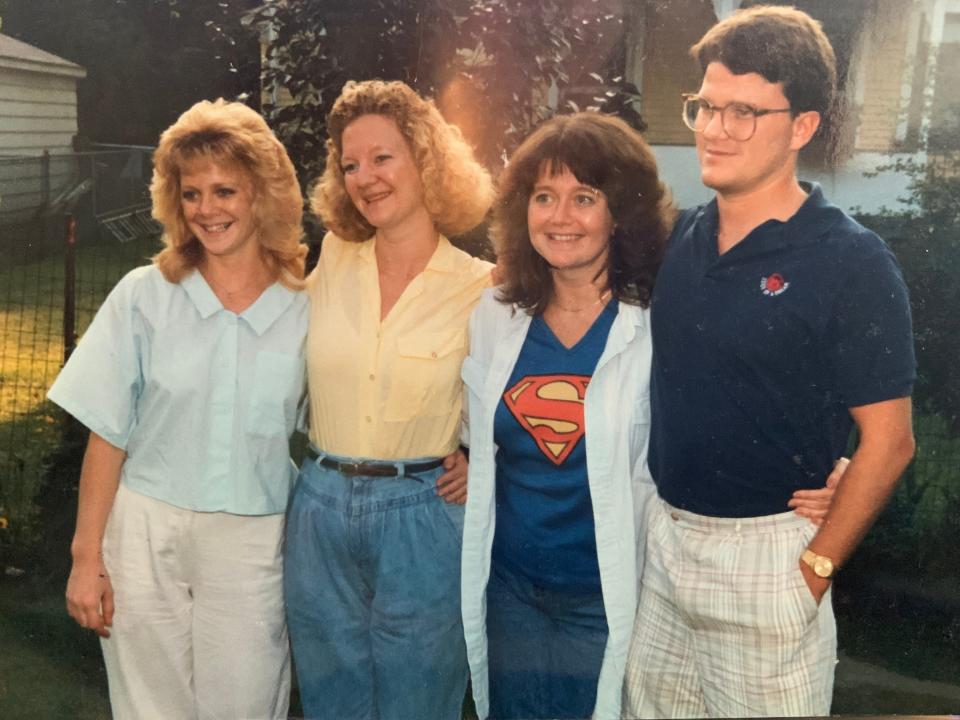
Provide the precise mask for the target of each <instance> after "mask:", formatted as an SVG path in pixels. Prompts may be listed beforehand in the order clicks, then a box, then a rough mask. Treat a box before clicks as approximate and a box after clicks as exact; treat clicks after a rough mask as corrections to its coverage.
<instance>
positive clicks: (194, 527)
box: [50, 100, 307, 718]
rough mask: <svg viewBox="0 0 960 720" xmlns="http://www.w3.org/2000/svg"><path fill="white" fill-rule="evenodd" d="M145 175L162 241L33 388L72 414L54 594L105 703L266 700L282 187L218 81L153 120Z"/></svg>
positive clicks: (292, 334)
mask: <svg viewBox="0 0 960 720" xmlns="http://www.w3.org/2000/svg"><path fill="white" fill-rule="evenodd" d="M151 194H152V197H153V203H154V216H155V217H156V218H157V219H158V220H159V221H160V222H161V223H162V224H163V226H164V240H165V243H166V248H165V249H164V250H163V251H162V252H161V253H160V254H159V255H158V256H157V257H156V258H154V263H153V264H152V265H150V266H147V267H141V268H138V269H136V270H134V271H132V272H130V273H129V274H128V275H127V276H126V277H124V278H123V279H122V280H121V281H120V282H119V283H118V285H117V286H116V287H115V288H114V290H113V291H112V292H111V293H110V295H109V297H108V298H107V300H106V301H105V302H104V304H103V306H102V307H101V309H100V311H99V312H98V313H97V316H96V317H95V318H94V320H93V323H92V324H91V326H90V328H89V330H87V332H86V333H85V334H84V336H83V338H82V340H81V342H80V344H79V346H78V348H77V350H76V351H75V352H74V354H73V356H72V357H71V359H70V361H69V362H68V363H67V365H66V367H65V368H64V369H63V372H62V373H61V374H60V376H59V377H58V378H57V381H56V382H55V383H54V385H53V387H52V388H51V390H50V398H51V399H52V400H53V401H54V402H56V403H57V404H59V405H60V406H61V407H63V408H64V409H65V410H66V411H67V412H69V413H70V414H71V415H73V416H74V417H75V418H77V420H79V421H80V422H82V423H83V424H84V425H86V426H87V427H88V428H89V429H90V440H89V444H88V446H87V451H86V455H85V457H84V462H83V469H82V471H81V476H80V498H79V509H78V514H77V528H76V534H75V535H74V539H73V544H72V554H73V568H72V570H71V573H70V579H69V581H68V585H67V608H68V610H69V612H70V615H71V616H72V617H73V618H74V619H75V620H76V621H77V622H78V623H79V624H80V625H81V626H83V627H86V628H90V629H92V630H94V631H95V632H96V633H97V634H98V635H100V636H101V639H102V640H101V643H102V648H103V654H104V660H105V663H106V667H107V675H108V680H109V685H110V702H111V705H112V708H113V712H114V715H115V716H116V717H144V718H147V717H149V718H192V717H196V718H206V717H230V718H235V717H258V718H281V717H282V718H285V717H286V715H287V704H288V699H289V688H290V662H289V653H288V642H287V632H286V627H285V624H284V618H283V597H282V561H281V554H280V546H281V538H282V532H283V512H284V509H285V507H286V504H287V498H288V496H289V493H290V488H291V485H292V482H293V470H292V466H291V463H290V461H289V458H288V451H287V442H288V438H289V436H290V434H291V432H292V430H293V427H294V422H295V415H296V406H297V402H298V399H299V397H300V396H301V394H302V392H303V385H304V370H303V340H304V335H305V331H306V319H307V304H306V297H305V295H304V294H303V293H300V292H298V290H299V288H300V287H301V285H302V277H303V256H304V250H303V248H302V246H301V245H300V243H299V237H300V216H301V208H302V203H301V196H300V190H299V187H298V185H297V181H296V176H295V174H294V169H293V166H292V164H291V163H290V160H289V159H288V157H287V155H286V153H285V151H284V149H283V147H282V145H281V144H280V143H279V142H278V141H277V139H276V138H275V137H274V135H273V133H272V132H271V131H270V129H269V128H268V127H267V125H266V123H265V122H264V121H263V119H262V118H261V117H260V116H259V115H258V114H257V113H255V112H254V111H252V110H250V109H249V108H247V107H245V106H243V105H240V104H238V103H226V102H224V101H222V100H220V101H217V102H216V103H210V102H202V103H198V104H197V105H195V106H193V107H192V108H190V109H189V110H188V111H187V112H186V113H184V114H183V115H182V116H181V117H180V119H179V120H177V122H176V123H175V124H174V125H173V126H172V127H170V128H169V129H168V130H167V131H166V132H165V133H164V134H163V136H162V137H161V139H160V145H159V147H158V149H157V151H156V154H155V156H154V175H153V183H152V185H151Z"/></svg>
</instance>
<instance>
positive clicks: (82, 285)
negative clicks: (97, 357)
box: [0, 148, 159, 555]
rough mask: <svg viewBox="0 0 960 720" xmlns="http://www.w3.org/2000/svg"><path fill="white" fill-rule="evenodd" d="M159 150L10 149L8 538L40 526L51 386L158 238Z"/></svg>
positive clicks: (4, 416) (2, 308)
mask: <svg viewBox="0 0 960 720" xmlns="http://www.w3.org/2000/svg"><path fill="white" fill-rule="evenodd" d="M150 152H151V150H150V148H110V149H106V150H101V151H95V152H86V153H72V154H64V155H43V156H38V157H16V158H0V550H2V549H3V546H4V545H6V546H7V548H8V549H9V548H10V547H12V546H16V545H23V544H29V543H30V542H31V541H32V540H34V539H35V538H36V537H37V536H38V534H39V533H38V530H39V529H38V528H37V527H36V523H37V520H38V517H37V511H36V503H35V500H36V496H37V493H38V488H39V487H40V483H41V480H42V478H43V476H44V473H45V472H46V470H47V466H48V463H49V457H50V456H51V453H52V452H53V451H54V450H55V449H56V448H57V447H58V445H59V443H60V440H61V433H62V428H63V422H62V420H63V418H62V413H60V412H59V411H57V410H56V408H55V407H54V406H53V405H52V403H50V402H49V401H47V400H46V391H47V389H48V388H49V387H50V384H51V383H52V382H53V380H54V378H55V377H56V375H57V373H58V372H59V370H60V367H61V366H62V364H63V362H64V358H65V356H66V354H67V353H68V352H69V350H70V349H71V348H72V345H73V342H74V341H75V339H76V337H77V336H78V335H80V334H82V333H83V331H84V330H85V329H86V327H87V325H88V324H89V322H90V320H91V319H92V317H93V315H94V313H95V312H96V310H97V308H98V307H99V306H100V304H101V303H102V302H103V299H104V298H105V297H106V295H107V293H108V292H109V291H110V289H111V288H112V287H113V285H114V284H116V282H117V281H118V280H119V279H120V278H121V277H122V276H123V275H124V274H125V273H126V272H127V271H129V270H130V269H132V268H133V267H136V266H137V265H142V264H144V263H146V262H149V258H150V256H151V255H152V254H154V253H155V252H156V251H157V249H158V248H159V242H158V236H159V233H158V228H157V227H156V226H155V225H154V224H153V223H152V221H149V220H148V219H149V198H148V192H147V188H148V184H149V178H150ZM71 229H73V230H74V231H73V232H71ZM2 554H3V553H0V555H2Z"/></svg>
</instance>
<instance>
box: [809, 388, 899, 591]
mask: <svg viewBox="0 0 960 720" xmlns="http://www.w3.org/2000/svg"><path fill="white" fill-rule="evenodd" d="M850 414H851V416H853V420H854V422H855V423H856V424H857V429H858V430H859V433H860V443H859V445H858V446H857V450H856V452H855V453H854V454H853V457H852V458H850V466H849V467H848V468H847V470H846V472H845V473H844V476H843V482H842V483H840V486H839V487H838V488H837V492H836V496H835V497H834V501H833V507H831V509H830V511H829V512H828V513H827V517H826V518H825V519H824V522H823V525H822V526H821V528H820V530H819V531H818V532H817V534H816V536H815V537H814V538H813V540H811V541H810V545H809V548H810V550H812V551H813V552H815V553H817V554H818V555H825V556H826V557H828V558H830V559H831V560H832V561H833V563H834V565H835V566H836V567H842V566H843V565H844V564H846V562H847V560H848V559H849V557H850V556H851V555H852V554H853V551H854V550H855V549H856V548H857V545H859V544H860V541H861V540H862V539H863V536H864V535H866V534H867V531H868V530H869V529H870V526H871V525H872V524H873V522H874V520H876V518H877V515H879V514H880V511H881V510H883V508H884V506H885V505H886V504H887V501H888V500H889V499H890V495H891V494H893V490H894V488H896V486H897V481H898V480H899V479H900V475H901V474H902V473H903V471H904V469H905V468H906V467H907V464H908V463H909V462H910V460H911V458H912V457H913V452H914V448H915V443H914V439H913V427H912V412H911V402H910V398H898V399H896V400H885V401H883V402H878V403H873V404H871V405H862V406H860V407H855V408H851V409H850ZM798 562H800V569H801V571H802V572H803V574H804V577H805V578H806V580H807V585H808V586H809V587H810V591H811V592H812V593H813V594H814V596H815V597H816V598H817V599H818V600H819V599H820V598H821V597H822V596H823V594H824V593H825V592H826V591H827V588H828V587H829V585H830V581H829V580H826V579H824V578H820V577H818V576H817V575H816V574H815V573H814V571H813V569H812V568H810V567H809V566H808V565H807V564H806V563H804V562H802V561H799V560H798Z"/></svg>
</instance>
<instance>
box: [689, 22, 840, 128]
mask: <svg viewBox="0 0 960 720" xmlns="http://www.w3.org/2000/svg"><path fill="white" fill-rule="evenodd" d="M690 54H691V55H692V56H693V57H694V58H695V59H696V60H697V61H698V62H699V63H700V67H701V69H703V70H704V71H706V69H707V66H708V65H709V64H710V63H712V62H720V63H722V64H723V65H725V66H726V67H727V68H728V69H729V70H730V72H732V73H733V74H734V75H745V74H746V73H750V72H755V73H757V74H759V75H762V76H763V77H764V78H765V79H766V80H767V81H768V82H771V83H783V94H784V95H785V96H786V98H787V101H788V102H789V103H790V109H791V110H792V111H793V112H794V113H800V112H807V111H811V110H812V111H816V112H818V113H820V115H821V117H826V116H827V115H828V113H829V111H830V109H831V106H832V104H833V96H834V93H835V92H836V85H837V59H836V56H835V55H834V53H833V47H832V46H831V45H830V41H829V40H828V39H827V36H826V34H825V33H824V32H823V28H822V27H821V26H820V23H819V22H818V21H816V20H814V19H813V18H811V17H810V16H809V15H807V14H806V13H805V12H803V11H802V10H797V9H796V8H794V7H781V6H774V5H757V6H754V7H751V8H746V9H743V10H738V11H737V12H735V13H734V14H733V15H731V16H730V17H728V18H727V19H725V20H722V21H720V22H719V23H717V24H716V25H714V26H713V27H712V28H710V29H709V30H708V31H707V33H706V35H704V36H703V37H702V38H701V39H700V42H698V43H697V44H696V45H694V46H693V47H692V48H690Z"/></svg>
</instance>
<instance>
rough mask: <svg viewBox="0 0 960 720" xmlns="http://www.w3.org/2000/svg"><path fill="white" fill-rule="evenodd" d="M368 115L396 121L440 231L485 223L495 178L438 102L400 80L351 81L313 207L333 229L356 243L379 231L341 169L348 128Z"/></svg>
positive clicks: (337, 106)
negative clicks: (363, 211) (352, 195)
mask: <svg viewBox="0 0 960 720" xmlns="http://www.w3.org/2000/svg"><path fill="white" fill-rule="evenodd" d="M362 115H384V116H386V117H389V118H390V119H392V120H393V121H394V122H396V124H397V127H398V128H399V129H400V132H401V134H402V135H403V136H404V138H406V140H407V143H409V145H410V150H411V152H412V153H413V157H414V161H415V162H416V164H417V169H418V170H419V172H420V181H421V183H422V184H423V196H424V199H423V204H424V206H425V207H426V209H427V212H428V213H429V215H430V218H431V219H432V220H433V224H434V225H435V226H436V228H437V230H439V231H440V232H441V233H443V234H444V235H459V234H461V233H464V232H466V231H467V230H470V229H471V228H474V227H476V226H477V225H479V224H480V223H481V222H482V221H483V218H484V217H485V216H486V214H487V211H488V210H489V209H490V204H491V203H492V202H493V181H492V180H491V179H490V174H489V173H488V172H487V171H486V170H485V169H484V168H483V166H482V165H480V163H478V162H477V161H476V159H475V158H474V156H473V150H472V149H471V147H470V145H469V144H467V142H466V140H464V139H463V135H462V134H461V133H460V130H459V129H458V128H457V127H455V126H454V125H451V124H449V123H448V122H447V121H446V120H444V119H443V116H442V115H441V114H440V111H439V110H437V108H436V106H435V105H434V104H433V101H432V100H424V99H423V98H421V97H420V96H419V95H417V93H415V92H414V91H413V90H411V89H410V87H409V86H407V85H406V84H404V83H402V82H399V81H393V82H383V81H381V80H368V81H365V82H355V81H352V80H351V81H350V82H348V83H347V84H346V85H344V86H343V91H342V92H341V93H340V97H339V98H337V101H336V102H335V103H334V105H333V109H332V110H331V111H330V117H329V118H328V119H327V132H328V133H329V139H328V140H327V162H326V167H325V168H324V171H323V175H322V177H321V178H320V181H319V182H318V183H317V186H316V188H315V189H314V191H313V195H312V204H311V207H312V209H313V211H314V212H315V213H316V214H317V215H318V216H319V217H320V219H321V220H322V221H323V223H324V225H325V226H326V227H327V229H329V230H332V231H333V232H334V233H336V234H337V235H338V236H340V237H341V238H343V239H344V240H351V241H354V242H362V241H364V240H367V239H368V238H370V237H371V236H372V235H373V234H374V232H375V230H376V229H375V228H374V227H373V226H372V225H371V224H370V223H368V222H367V221H366V219H365V218H364V217H363V215H361V214H360V212H359V211H358V210H357V209H356V207H354V205H353V203H352V202H351V201H350V197H349V195H347V190H346V187H345V186H344V182H343V171H342V169H341V167H340V160H341V152H342V150H343V147H342V140H343V131H344V129H345V128H346V127H347V126H348V125H349V124H350V123H351V122H353V121H354V120H356V119H357V118H359V117H360V116H362Z"/></svg>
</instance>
